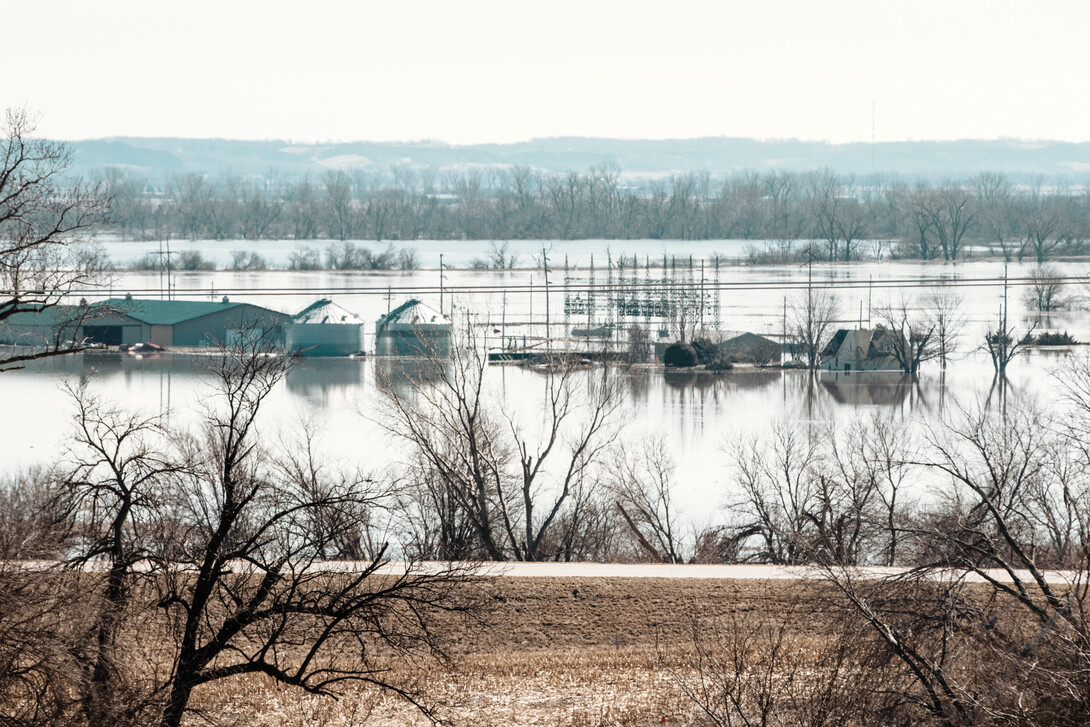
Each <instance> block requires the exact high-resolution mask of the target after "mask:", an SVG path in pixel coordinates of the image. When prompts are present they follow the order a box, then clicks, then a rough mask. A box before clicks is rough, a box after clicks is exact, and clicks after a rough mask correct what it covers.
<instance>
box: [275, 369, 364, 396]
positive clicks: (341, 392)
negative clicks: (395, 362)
mask: <svg viewBox="0 0 1090 727" xmlns="http://www.w3.org/2000/svg"><path fill="white" fill-rule="evenodd" d="M285 385H286V387H287V390H288V391H289V392H291V393H292V394H295V395H296V396H301V397H305V398H307V399H310V400H311V401H314V402H316V403H320V404H322V405H326V404H328V403H329V402H330V399H331V397H335V398H341V399H343V398H345V396H346V395H347V394H349V393H351V394H352V395H358V394H359V390H360V389H361V388H363V386H364V378H363V366H362V365H361V363H360V361H359V360H357V359H352V358H301V359H300V360H299V362H298V363H297V364H296V365H295V366H294V367H293V368H292V369H291V370H290V371H289V372H288V375H287V377H286V379H285Z"/></svg>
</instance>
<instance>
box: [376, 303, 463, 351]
mask: <svg viewBox="0 0 1090 727" xmlns="http://www.w3.org/2000/svg"><path fill="white" fill-rule="evenodd" d="M450 333H451V328H450V319H448V318H447V317H446V316H444V315H443V314H442V313H440V312H439V311H437V310H435V309H434V308H432V307H430V306H427V305H424V304H423V303H421V302H420V301H419V300H409V301H406V302H405V303H402V304H401V305H399V306H398V307H397V308H394V309H393V310H392V311H390V312H389V313H387V314H386V315H384V316H382V317H381V318H379V319H378V322H376V323H375V353H376V354H377V355H379V356H419V355H424V354H430V353H434V354H436V355H439V356H446V355H449V354H450Z"/></svg>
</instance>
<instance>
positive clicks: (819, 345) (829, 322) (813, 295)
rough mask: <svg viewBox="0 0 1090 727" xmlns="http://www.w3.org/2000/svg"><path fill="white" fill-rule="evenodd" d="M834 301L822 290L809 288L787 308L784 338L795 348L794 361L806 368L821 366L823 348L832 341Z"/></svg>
mask: <svg viewBox="0 0 1090 727" xmlns="http://www.w3.org/2000/svg"><path fill="white" fill-rule="evenodd" d="M837 308H838V304H837V299H836V296H835V295H833V293H832V292H831V291H828V290H825V289H824V288H819V289H813V288H809V289H807V291H806V292H805V293H799V294H798V295H797V296H796V297H795V298H794V299H793V300H791V302H790V304H789V305H788V317H787V325H788V331H787V335H788V338H789V339H790V341H791V342H792V344H793V345H794V347H795V356H796V358H800V359H802V361H803V362H804V363H805V364H806V366H807V367H808V368H811V369H816V368H818V367H819V366H820V365H821V357H822V355H823V352H824V350H825V347H826V346H827V345H828V344H829V341H830V340H832V337H833V333H834V332H835V330H834V325H835V324H836V314H837Z"/></svg>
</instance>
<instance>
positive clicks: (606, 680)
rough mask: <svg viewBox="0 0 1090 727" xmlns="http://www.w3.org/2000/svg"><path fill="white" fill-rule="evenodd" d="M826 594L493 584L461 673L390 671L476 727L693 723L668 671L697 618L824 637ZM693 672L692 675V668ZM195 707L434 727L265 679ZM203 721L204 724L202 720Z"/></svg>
mask: <svg viewBox="0 0 1090 727" xmlns="http://www.w3.org/2000/svg"><path fill="white" fill-rule="evenodd" d="M823 587H824V586H822V585H820V584H818V585H805V586H802V585H800V584H797V583H792V582H789V581H777V582H770V583H763V582H755V581H730V580H722V581H714V580H699V581H697V580H670V579H597V580H596V579H558V578H506V577H502V578H493V579H490V580H488V581H486V582H485V583H484V584H483V589H484V592H485V595H486V600H487V602H489V603H490V606H491V608H490V610H489V613H488V614H487V623H486V625H485V627H484V628H483V629H480V630H479V631H477V632H470V631H463V630H460V629H459V630H452V632H451V633H450V634H449V636H450V646H451V652H452V654H453V656H454V661H455V662H456V664H457V670H455V671H447V670H442V669H439V668H437V667H434V666H426V667H425V666H420V665H411V664H403V663H396V662H393V663H390V664H388V667H389V668H390V669H391V671H393V672H395V673H397V674H399V675H403V676H405V677H406V678H410V679H415V680H417V681H419V682H423V683H426V684H427V686H428V693H429V695H430V696H431V697H432V698H434V699H435V700H437V701H438V702H441V703H442V704H443V708H442V714H443V715H444V716H446V717H448V718H449V719H451V720H452V721H454V722H455V723H457V724H467V725H482V726H488V725H496V726H499V725H576V726H578V727H591V726H606V725H633V726H634V725H652V724H663V723H665V724H675V725H676V724H693V723H694V719H695V716H696V715H695V714H694V713H693V711H692V707H691V706H690V704H689V703H687V701H686V700H685V699H684V698H683V697H681V696H680V695H679V693H678V691H677V689H676V687H675V685H674V683H673V682H672V680H671V678H670V675H669V673H668V672H667V670H666V669H664V668H663V664H664V663H665V664H674V665H678V666H681V665H683V664H684V660H685V657H686V655H687V654H689V653H690V650H691V647H692V628H693V624H694V619H709V618H712V619H714V618H717V617H721V616H729V615H741V616H743V617H745V616H747V615H765V614H777V615H780V616H777V618H779V617H782V618H786V619H790V620H791V621H792V627H793V628H798V629H799V632H800V633H813V634H816V635H818V636H819V635H820V633H822V632H823V630H822V629H817V628H815V627H817V626H818V625H819V624H820V623H821V622H822V621H823V620H825V619H827V618H828V614H822V613H820V612H819V611H818V610H817V609H815V608H814V606H815V604H816V603H818V602H820V601H821V600H822V599H820V598H815V597H814V596H815V595H816V594H814V593H813V589H815V588H817V589H820V588H823ZM682 668H684V667H682ZM194 697H195V703H194V706H199V707H200V708H201V709H202V710H203V711H204V716H205V717H206V718H209V719H210V720H211V721H212V722H213V723H216V724H223V725H259V726H266V725H268V726H270V727H271V726H272V725H319V726H326V725H328V726H330V727H341V726H346V725H357V724H361V723H363V722H365V721H366V723H367V724H376V725H413V724H427V721H426V720H424V719H423V718H422V717H421V716H420V715H419V714H418V713H416V712H415V711H414V709H413V708H412V707H411V705H408V704H406V703H405V702H404V701H401V700H399V699H397V698H395V697H392V696H386V695H378V694H374V693H373V692H371V691H369V690H366V689H363V688H352V689H350V690H349V691H348V693H347V694H346V695H345V696H344V697H343V698H342V699H341V700H340V701H333V700H329V699H323V698H320V697H312V696H308V695H301V694H299V693H298V692H296V691H293V690H289V689H286V688H283V687H279V686H277V685H274V684H273V683H271V682H270V681H268V680H264V679H261V678H257V677H248V678H238V679H235V680H231V681H228V682H226V683H223V684H220V685H217V686H215V687H208V688H206V689H204V690H203V691H202V690H198V691H197V693H196V694H195V695H194ZM191 723H192V724H199V723H200V720H198V719H193V720H191Z"/></svg>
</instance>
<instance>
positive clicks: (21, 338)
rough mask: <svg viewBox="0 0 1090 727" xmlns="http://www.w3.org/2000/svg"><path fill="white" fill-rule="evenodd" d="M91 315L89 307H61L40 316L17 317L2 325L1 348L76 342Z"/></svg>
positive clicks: (48, 310) (44, 311) (33, 314)
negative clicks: (78, 334)
mask: <svg viewBox="0 0 1090 727" xmlns="http://www.w3.org/2000/svg"><path fill="white" fill-rule="evenodd" d="M88 315H89V309H88V307H87V306H85V305H79V306H74V305H57V306H53V307H51V308H46V309H45V310H43V311H41V312H38V313H16V314H14V315H12V316H9V317H8V318H6V319H4V320H3V321H0V345H12V344H14V345H17V346H53V345H57V344H58V343H62V342H64V341H70V340H73V339H76V338H77V335H76V334H77V331H78V330H79V326H80V324H81V322H83V321H84V320H85V319H86V318H87V316H88Z"/></svg>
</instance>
